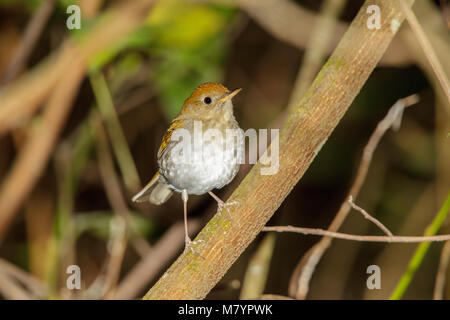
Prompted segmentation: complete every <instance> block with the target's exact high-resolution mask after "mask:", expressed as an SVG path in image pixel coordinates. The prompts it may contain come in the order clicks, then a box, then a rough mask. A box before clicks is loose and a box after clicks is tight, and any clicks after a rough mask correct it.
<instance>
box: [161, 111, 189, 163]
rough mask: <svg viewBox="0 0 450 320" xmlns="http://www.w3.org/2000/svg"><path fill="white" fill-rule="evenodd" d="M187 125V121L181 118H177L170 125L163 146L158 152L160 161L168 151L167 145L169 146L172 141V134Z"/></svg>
mask: <svg viewBox="0 0 450 320" xmlns="http://www.w3.org/2000/svg"><path fill="white" fill-rule="evenodd" d="M184 124H185V121H184V120H183V119H180V118H178V117H177V118H175V119H173V120H172V123H171V124H170V127H169V129H167V131H166V133H165V134H164V137H163V138H162V142H161V146H160V147H159V150H158V159H159V158H160V157H161V155H162V154H163V153H164V150H165V149H166V147H167V145H168V144H169V142H170V140H171V139H172V134H173V132H174V131H175V130H176V129H179V128H182V127H183V126H184Z"/></svg>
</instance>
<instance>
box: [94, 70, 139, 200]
mask: <svg viewBox="0 0 450 320" xmlns="http://www.w3.org/2000/svg"><path fill="white" fill-rule="evenodd" d="M89 79H90V81H91V85H92V89H93V91H94V95H95V99H96V100H97V105H98V108H99V110H100V113H101V115H102V118H103V119H104V121H105V123H106V128H107V130H108V134H109V137H110V140H111V144H112V147H113V151H114V154H115V156H116V158H117V161H118V164H119V167H120V171H121V172H122V175H123V178H124V182H125V185H126V186H127V189H128V190H129V191H136V190H138V189H139V187H140V184H141V183H140V180H139V175H138V173H137V169H136V166H135V165H134V161H133V157H132V156H131V152H130V149H129V148H128V144H127V140H126V138H125V135H124V133H123V130H122V127H121V125H120V121H119V117H118V116H117V112H116V109H115V108H114V103H113V100H112V97H111V93H110V92H109V89H108V85H107V83H106V80H105V77H104V76H103V74H101V73H100V72H96V71H94V72H91V73H90V76H89Z"/></svg>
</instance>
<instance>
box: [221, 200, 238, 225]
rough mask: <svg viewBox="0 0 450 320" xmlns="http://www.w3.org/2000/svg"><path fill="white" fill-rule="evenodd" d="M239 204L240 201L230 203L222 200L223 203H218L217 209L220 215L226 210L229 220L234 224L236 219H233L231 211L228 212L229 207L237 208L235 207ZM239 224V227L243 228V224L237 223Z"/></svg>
mask: <svg viewBox="0 0 450 320" xmlns="http://www.w3.org/2000/svg"><path fill="white" fill-rule="evenodd" d="M237 204H239V202H238V201H229V202H223V201H222V200H221V201H217V207H218V210H217V212H218V213H219V214H220V213H222V211H223V209H224V208H225V209H226V210H225V211H226V212H227V215H228V218H229V219H230V220H231V221H233V222H234V220H235V219H233V217H232V215H231V213H230V210H228V207H229V206H235V205H237ZM237 223H238V226H241V224H240V223H239V221H237Z"/></svg>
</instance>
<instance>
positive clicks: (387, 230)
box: [348, 196, 393, 237]
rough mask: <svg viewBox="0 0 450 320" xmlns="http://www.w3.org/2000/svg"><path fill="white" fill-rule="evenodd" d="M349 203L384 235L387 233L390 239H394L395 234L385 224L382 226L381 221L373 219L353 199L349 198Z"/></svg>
mask: <svg viewBox="0 0 450 320" xmlns="http://www.w3.org/2000/svg"><path fill="white" fill-rule="evenodd" d="M348 203H350V205H351V206H352V208H353V209H355V210H356V211H359V212H360V213H361V214H362V215H363V216H364V218H366V219H367V220H369V221H371V222H373V223H374V224H375V225H376V226H377V227H378V228H380V229H381V230H383V232H384V233H386V234H387V235H388V236H389V237H392V236H393V234H392V232H391V231H389V229H388V228H386V227H385V226H384V224H382V223H381V222H380V221H379V220H377V219H375V218H374V217H372V216H371V215H370V214H368V213H367V211H366V210H364V209H363V208H361V207H358V206H357V205H356V204H355V203H354V202H353V197H352V196H350V197H348Z"/></svg>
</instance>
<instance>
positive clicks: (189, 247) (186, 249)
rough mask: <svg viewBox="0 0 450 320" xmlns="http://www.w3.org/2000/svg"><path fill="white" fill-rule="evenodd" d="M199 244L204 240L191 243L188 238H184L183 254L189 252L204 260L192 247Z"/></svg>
mask: <svg viewBox="0 0 450 320" xmlns="http://www.w3.org/2000/svg"><path fill="white" fill-rule="evenodd" d="M201 242H205V241H204V240H195V241H192V240H191V238H189V237H188V236H186V237H185V238H184V253H188V252H189V251H191V252H192V253H193V254H195V255H196V256H198V257H200V258H202V259H203V260H205V257H203V256H202V255H201V254H200V253H198V252H197V251H196V249H195V248H194V247H193V246H195V245H196V244H198V243H201Z"/></svg>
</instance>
